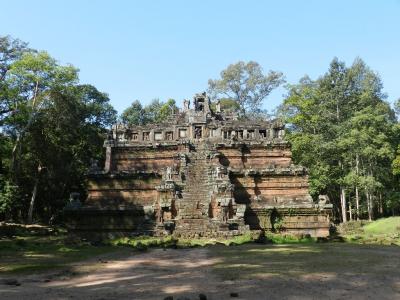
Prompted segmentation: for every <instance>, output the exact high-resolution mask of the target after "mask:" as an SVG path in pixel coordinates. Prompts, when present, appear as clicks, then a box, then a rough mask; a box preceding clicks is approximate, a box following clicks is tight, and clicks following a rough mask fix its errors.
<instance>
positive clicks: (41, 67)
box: [0, 37, 116, 221]
mask: <svg viewBox="0 0 400 300" xmlns="http://www.w3.org/2000/svg"><path fill="white" fill-rule="evenodd" d="M0 57H2V61H1V64H0V71H1V76H2V80H1V81H0V101H1V102H0V108H1V111H0V113H1V114H0V126H1V133H0V154H1V161H0V171H1V174H2V175H1V182H0V192H1V194H0V199H1V200H0V203H1V204H0V206H1V209H0V219H3V218H6V217H7V218H10V217H11V218H14V219H17V220H19V221H21V217H22V218H24V217H25V216H26V215H27V211H28V210H29V211H32V212H34V214H35V215H36V216H37V217H39V218H40V219H42V220H44V221H47V220H48V219H49V218H50V217H52V216H56V215H57V214H58V212H59V211H60V209H62V207H63V206H64V204H65V202H66V201H67V199H68V195H69V193H70V192H71V191H80V192H82V194H84V192H85V187H84V182H85V181H84V174H85V172H86V171H87V170H88V167H89V166H90V159H92V158H97V159H100V160H101V159H102V158H103V153H102V144H103V140H104V135H105V133H106V128H107V127H108V126H110V125H111V124H112V123H114V122H115V121H116V111H115V110H114V109H113V108H112V106H111V105H110V103H109V98H108V96H107V94H105V93H102V92H99V91H98V90H97V89H96V88H95V87H93V86H91V85H79V79H78V70H77V69H76V68H75V67H73V66H72V65H60V64H59V63H58V62H57V61H56V60H55V59H54V58H53V57H51V56H50V55H49V54H48V53H47V52H45V51H40V52H38V51H34V50H31V49H28V48H26V44H25V43H22V42H20V41H18V40H12V39H11V38H10V37H1V38H0ZM34 185H36V186H37V196H36V198H35V201H33V202H31V201H30V199H31V196H32V194H33V186H34ZM36 199H37V200H36ZM29 203H31V204H30V205H29ZM28 208H29V209H28ZM28 219H29V217H28Z"/></svg>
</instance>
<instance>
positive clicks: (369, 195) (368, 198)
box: [366, 192, 372, 221]
mask: <svg viewBox="0 0 400 300" xmlns="http://www.w3.org/2000/svg"><path fill="white" fill-rule="evenodd" d="M366 196H367V207H368V220H370V221H372V197H371V194H370V193H369V192H366Z"/></svg>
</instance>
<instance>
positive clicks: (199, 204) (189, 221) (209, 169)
mask: <svg viewBox="0 0 400 300" xmlns="http://www.w3.org/2000/svg"><path fill="white" fill-rule="evenodd" d="M194 146H195V147H194V149H192V150H193V151H190V152H189V153H187V159H188V164H187V165H186V170H185V173H186V174H185V178H186V180H185V181H186V182H185V185H184V186H185V188H184V190H183V193H182V198H181V199H179V200H178V203H177V204H178V208H179V210H178V216H177V217H176V219H175V229H174V232H173V234H174V235H175V236H176V237H184V238H199V237H207V238H217V237H218V238H220V237H232V236H235V235H238V234H242V233H244V232H246V231H247V230H248V226H245V225H244V221H243V220H235V221H234V222H233V223H236V225H237V226H236V227H237V228H235V226H232V225H233V224H228V223H223V222H221V220H219V219H211V218H210V216H209V209H210V202H211V197H212V195H213V192H214V187H215V184H216V178H215V174H213V172H214V169H215V166H214V165H213V163H212V162H211V161H210V157H209V156H210V154H212V152H213V149H212V148H210V147H209V146H207V145H205V146H204V145H194ZM231 227H233V228H231Z"/></svg>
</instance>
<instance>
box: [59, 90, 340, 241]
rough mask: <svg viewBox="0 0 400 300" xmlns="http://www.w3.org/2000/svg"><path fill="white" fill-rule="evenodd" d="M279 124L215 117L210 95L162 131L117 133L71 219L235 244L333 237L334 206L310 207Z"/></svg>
mask: <svg viewBox="0 0 400 300" xmlns="http://www.w3.org/2000/svg"><path fill="white" fill-rule="evenodd" d="M283 135H284V125H283V124H282V123H281V122H280V121H278V120H275V121H268V122H267V121H263V122H251V121H245V122H244V121H238V120H237V118H236V117H235V116H234V115H232V114H226V113H224V112H213V111H212V110H211V109H210V105H209V99H208V97H207V96H206V95H205V94H197V95H196V96H195V97H194V109H190V106H189V104H188V103H186V105H185V109H184V111H182V112H180V113H178V114H176V115H174V116H173V117H171V118H170V120H168V122H166V123H165V124H157V125H149V126H136V127H129V126H125V125H121V124H117V125H115V126H113V129H112V132H111V133H110V135H109V137H108V139H107V140H106V141H105V143H104V146H105V148H106V162H105V168H104V171H101V170H99V168H97V167H96V168H94V167H93V168H91V170H92V171H91V174H89V175H88V197H87V199H86V201H85V202H84V203H83V204H82V206H81V207H77V208H71V207H70V208H69V209H67V210H66V216H67V218H68V220H69V222H68V224H69V228H70V230H72V231H75V232H80V233H86V234H89V235H90V232H102V233H109V234H116V235H119V234H128V235H136V234H155V235H165V234H173V235H175V236H178V237H181V236H184V237H188V238H198V237H230V236H234V235H238V234H242V233H244V232H246V231H248V230H249V229H254V230H261V229H264V230H280V231H285V232H287V233H292V234H309V235H311V236H327V235H328V234H329V226H330V215H331V207H332V206H331V204H329V203H328V201H320V203H319V204H316V203H313V201H312V199H311V197H310V195H309V192H308V178H307V170H306V169H304V168H303V167H301V166H295V165H293V163H292V159H291V151H290V144H289V143H288V142H287V141H285V140H284V139H283Z"/></svg>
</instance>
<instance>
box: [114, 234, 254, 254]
mask: <svg viewBox="0 0 400 300" xmlns="http://www.w3.org/2000/svg"><path fill="white" fill-rule="evenodd" d="M253 241H254V239H253V237H252V235H251V234H244V235H240V236H235V237H232V238H229V239H207V238H199V239H184V238H174V237H173V236H168V237H151V236H138V237H130V238H128V237H123V238H118V239H114V240H111V241H109V243H110V244H111V245H114V246H128V247H132V248H134V249H137V250H146V249H148V248H191V247H204V246H209V245H215V244H223V245H226V246H233V245H241V244H245V243H251V242H253Z"/></svg>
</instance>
